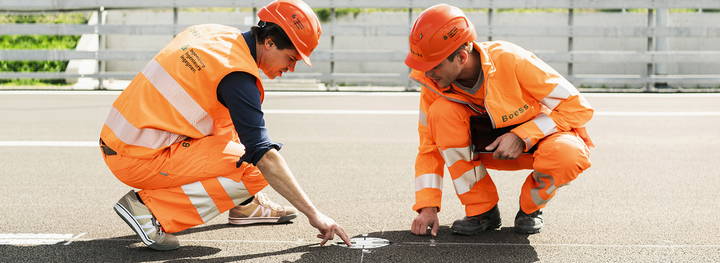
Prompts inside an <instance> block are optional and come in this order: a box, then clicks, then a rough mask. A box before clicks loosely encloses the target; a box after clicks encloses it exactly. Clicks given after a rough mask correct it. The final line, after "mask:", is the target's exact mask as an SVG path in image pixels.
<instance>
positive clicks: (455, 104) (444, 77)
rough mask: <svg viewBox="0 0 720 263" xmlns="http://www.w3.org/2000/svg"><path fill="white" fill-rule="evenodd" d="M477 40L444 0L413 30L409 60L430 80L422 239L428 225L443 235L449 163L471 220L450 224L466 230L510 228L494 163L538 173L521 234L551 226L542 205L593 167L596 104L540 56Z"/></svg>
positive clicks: (421, 171) (526, 195)
mask: <svg viewBox="0 0 720 263" xmlns="http://www.w3.org/2000/svg"><path fill="white" fill-rule="evenodd" d="M475 38H476V33H475V29H474V27H473V25H472V24H471V23H470V21H469V19H468V18H467V17H466V16H465V14H464V13H463V12H462V11H461V10H460V9H459V8H457V7H454V6H449V5H445V4H440V5H435V6H433V7H430V8H428V9H427V10H425V11H423V12H422V13H421V14H420V15H419V17H418V18H417V20H416V21H415V24H414V25H413V28H412V30H411V35H410V39H409V40H410V53H409V54H408V55H407V58H406V60H405V64H407V65H408V66H409V67H410V68H412V72H411V73H410V77H411V78H412V79H414V80H415V81H417V82H418V83H419V84H420V85H421V86H422V91H421V98H420V118H419V124H418V131H419V134H420V147H419V152H418V155H417V159H416V162H415V191H416V192H415V205H414V206H413V210H415V211H417V212H418V213H419V214H418V216H417V217H416V218H415V220H414V221H413V223H412V229H411V231H412V233H414V234H417V235H425V234H427V232H428V228H430V233H431V234H432V235H436V234H437V231H438V225H439V222H438V216H437V213H438V212H439V211H440V203H441V200H440V199H441V196H442V181H443V168H444V167H443V166H447V169H448V171H449V172H450V176H451V177H452V182H453V185H454V186H455V192H456V194H457V196H458V198H460V201H461V203H462V204H463V205H464V206H465V215H466V216H465V217H464V218H462V219H459V220H457V221H455V222H454V223H453V224H452V227H451V229H452V231H453V232H454V233H457V234H462V235H474V234H478V233H480V232H483V231H486V230H494V229H497V228H499V227H500V225H501V224H500V213H499V211H498V208H497V203H498V200H499V198H498V193H497V190H496V188H495V185H494V184H493V181H492V178H491V177H490V175H489V174H488V172H487V169H496V170H521V169H532V170H533V171H532V172H531V173H530V175H529V176H528V177H527V179H526V180H525V183H524V184H523V186H522V191H521V193H520V207H519V210H518V212H517V215H516V217H515V230H516V231H518V232H521V233H526V234H531V233H537V232H539V231H540V229H541V228H542V227H543V218H542V212H541V209H542V208H543V207H544V206H545V204H546V203H547V202H548V201H549V200H550V199H551V198H552V197H553V196H554V195H555V192H556V190H557V189H558V188H559V187H561V186H563V185H566V184H567V183H569V182H570V181H572V180H573V179H575V178H576V177H577V176H578V175H579V174H580V173H581V172H582V171H584V170H585V169H587V168H588V167H590V161H589V159H588V158H589V153H588V146H592V143H591V141H590V139H589V137H588V136H587V133H586V131H585V129H584V128H583V127H584V125H585V123H587V122H588V121H589V120H590V118H591V117H592V115H593V109H592V108H591V107H590V105H589V104H588V103H587V101H586V100H585V99H584V98H583V96H582V95H580V93H579V92H578V90H577V89H576V88H575V87H574V86H573V85H572V84H570V83H569V82H568V81H567V80H565V78H563V77H562V76H560V74H558V73H557V72H556V71H555V70H553V69H552V68H550V66H548V65H547V64H545V63H544V62H543V61H541V60H540V59H539V58H537V57H536V56H535V55H534V54H533V53H531V52H529V51H527V50H525V49H523V48H521V47H519V46H517V45H514V44H512V43H509V42H505V41H491V42H474V40H475ZM471 127H474V128H473V129H472V130H475V131H479V132H471ZM492 133H499V134H498V135H497V137H491V136H492ZM488 137H489V138H488ZM476 139H477V140H476ZM483 139H485V140H486V141H487V143H485V144H479V143H473V142H474V141H482V140H483Z"/></svg>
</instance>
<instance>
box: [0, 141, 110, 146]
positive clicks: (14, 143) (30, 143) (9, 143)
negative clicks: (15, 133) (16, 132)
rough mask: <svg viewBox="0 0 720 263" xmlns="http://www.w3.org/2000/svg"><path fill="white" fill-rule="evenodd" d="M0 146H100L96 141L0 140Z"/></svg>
mask: <svg viewBox="0 0 720 263" xmlns="http://www.w3.org/2000/svg"><path fill="white" fill-rule="evenodd" d="M0 147H100V146H99V143H98V142H96V141H0Z"/></svg>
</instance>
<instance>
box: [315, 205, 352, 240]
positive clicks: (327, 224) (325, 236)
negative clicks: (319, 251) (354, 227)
mask: <svg viewBox="0 0 720 263" xmlns="http://www.w3.org/2000/svg"><path fill="white" fill-rule="evenodd" d="M308 220H309V221H310V225H312V226H313V227H315V228H317V230H319V231H320V234H318V235H317V237H318V238H320V239H322V240H323V241H322V242H320V246H324V245H325V242H327V241H328V240H333V238H335V235H336V234H337V235H338V236H339V237H340V239H342V240H343V242H345V244H346V245H348V246H351V244H350V239H349V238H348V236H347V234H345V230H344V229H343V228H342V227H340V225H338V224H337V223H335V220H333V219H332V218H330V217H328V216H326V215H324V214H323V213H320V212H318V213H317V215H316V216H314V217H312V218H310V217H309V218H308Z"/></svg>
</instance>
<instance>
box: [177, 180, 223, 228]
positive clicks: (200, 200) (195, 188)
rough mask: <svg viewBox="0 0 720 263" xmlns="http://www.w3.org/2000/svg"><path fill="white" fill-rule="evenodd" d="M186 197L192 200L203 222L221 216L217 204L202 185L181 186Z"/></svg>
mask: <svg viewBox="0 0 720 263" xmlns="http://www.w3.org/2000/svg"><path fill="white" fill-rule="evenodd" d="M181 188H182V190H183V192H185V195H187V197H188V198H190V202H191V203H192V204H193V206H195V209H197V213H198V215H200V218H202V220H203V222H205V223H207V222H209V221H210V220H211V219H213V218H215V217H216V216H217V215H219V214H220V211H219V210H218V208H217V206H215V202H213V200H212V198H210V195H209V194H208V193H207V191H205V187H203V185H202V183H200V182H194V183H191V184H186V185H183V186H181Z"/></svg>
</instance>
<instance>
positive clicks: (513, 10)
mask: <svg viewBox="0 0 720 263" xmlns="http://www.w3.org/2000/svg"><path fill="white" fill-rule="evenodd" d="M497 12H498V13H567V12H568V11H567V9H565V8H498V9H497Z"/></svg>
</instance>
